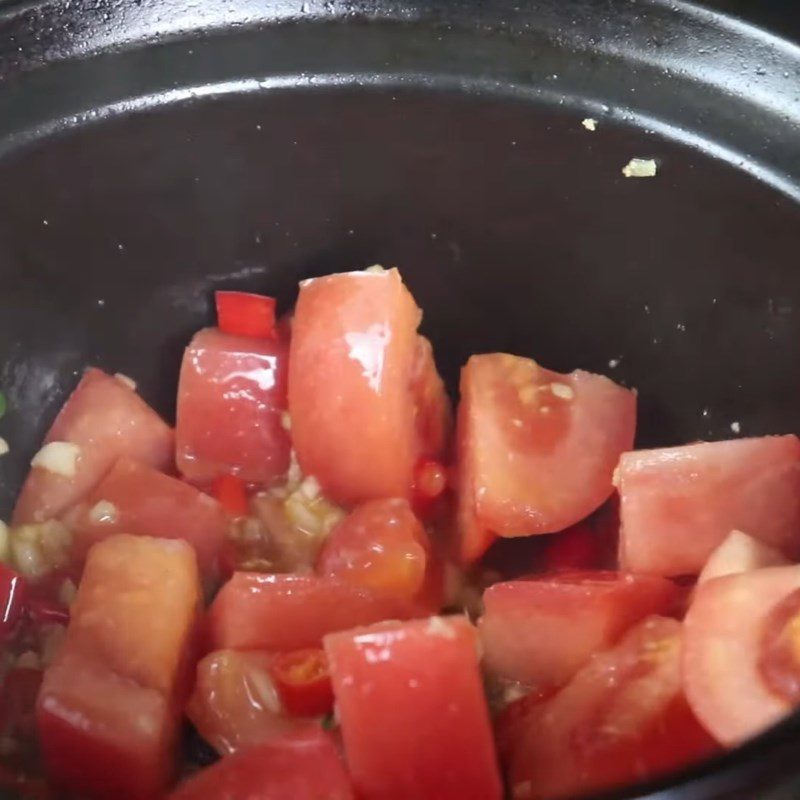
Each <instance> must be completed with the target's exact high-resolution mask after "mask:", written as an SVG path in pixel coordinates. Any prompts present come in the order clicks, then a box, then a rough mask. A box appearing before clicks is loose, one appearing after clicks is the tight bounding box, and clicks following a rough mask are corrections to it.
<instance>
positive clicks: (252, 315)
mask: <svg viewBox="0 0 800 800" xmlns="http://www.w3.org/2000/svg"><path fill="white" fill-rule="evenodd" d="M214 300H215V303H216V306H217V325H218V326H219V329H220V330H221V331H222V332H223V333H229V334H231V335H233V336H248V337H253V338H256V339H269V338H272V337H274V336H275V300H274V299H273V298H272V297H266V296H264V295H262V294H251V293H250V292H216V293H215V294H214Z"/></svg>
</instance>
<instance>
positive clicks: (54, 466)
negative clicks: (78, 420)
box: [31, 442, 81, 478]
mask: <svg viewBox="0 0 800 800" xmlns="http://www.w3.org/2000/svg"><path fill="white" fill-rule="evenodd" d="M80 454H81V448H80V447H78V445H77V444H73V443H72V442H50V443H49V444H46V445H45V446H44V447H43V448H42V449H41V450H40V451H39V452H38V453H37V454H36V455H35V456H34V457H33V460H32V461H31V466H32V467H40V468H41V469H46V470H47V471H48V472H53V473H55V474H56V475H61V476H63V477H64V478H74V477H75V471H76V466H77V462H78V457H79V456H80Z"/></svg>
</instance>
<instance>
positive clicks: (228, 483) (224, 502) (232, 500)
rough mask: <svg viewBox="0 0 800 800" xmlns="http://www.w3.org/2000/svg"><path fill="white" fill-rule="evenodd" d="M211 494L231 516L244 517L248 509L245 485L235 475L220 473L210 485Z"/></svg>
mask: <svg viewBox="0 0 800 800" xmlns="http://www.w3.org/2000/svg"><path fill="white" fill-rule="evenodd" d="M211 491H212V494H213V495H214V497H215V498H216V499H217V501H218V502H219V504H220V505H221V506H222V508H223V509H224V510H225V513H226V514H229V515H230V516H231V517H244V516H247V512H248V511H249V510H250V508H249V504H248V500H247V487H246V486H245V483H244V481H243V480H242V479H241V478H237V477H236V476H235V475H220V476H219V477H218V478H217V479H216V480H215V481H214V483H213V485H212V487H211Z"/></svg>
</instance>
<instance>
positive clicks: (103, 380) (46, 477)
mask: <svg viewBox="0 0 800 800" xmlns="http://www.w3.org/2000/svg"><path fill="white" fill-rule="evenodd" d="M50 442H70V443H72V444H74V445H77V446H78V447H79V455H78V458H77V459H76V461H75V474H74V475H73V476H71V477H69V476H65V475H61V474H57V473H56V472H53V471H51V470H48V469H45V468H43V467H33V468H32V469H31V471H30V473H29V474H28V477H27V479H26V481H25V484H24V485H23V487H22V491H21V492H20V494H19V497H18V498H17V504H16V507H15V508H14V515H13V523H14V524H15V525H21V524H24V523H28V522H42V521H44V520H47V519H51V518H53V517H57V516H59V515H61V514H62V513H64V512H65V511H66V510H67V509H69V508H70V507H71V506H72V505H74V504H75V503H77V502H78V501H79V500H80V499H81V498H82V497H83V496H84V495H85V494H86V493H87V492H89V491H90V490H91V489H92V488H93V487H94V486H96V485H97V483H99V481H100V480H101V479H102V477H103V476H104V475H105V474H106V473H107V472H108V470H109V469H111V466H112V465H113V464H114V462H115V461H116V460H117V459H118V458H121V457H124V456H127V457H128V458H132V459H135V460H137V461H140V462H141V463H143V464H148V465H149V466H151V467H153V468H155V469H160V470H166V469H168V468H169V467H170V465H171V464H172V462H173V458H174V437H173V434H172V429H171V428H170V427H169V426H168V425H167V424H166V423H165V422H164V421H163V420H162V419H161V418H160V417H159V416H158V415H157V414H156V413H155V411H153V410H152V409H151V408H150V407H149V406H148V405H147V403H145V402H144V400H142V398H141V397H139V395H137V394H136V392H135V391H133V390H132V389H131V388H130V387H129V386H128V385H126V384H125V383H123V382H122V381H121V380H119V379H118V378H115V377H112V376H110V375H106V374H105V373H104V372H101V371H100V370H99V369H88V370H86V372H85V373H84V375H83V377H82V378H81V381H80V383H79V384H78V386H77V387H76V389H75V391H74V392H73V393H72V394H71V395H70V396H69V398H68V399H67V402H66V403H65V404H64V407H63V408H62V409H61V411H60V413H59V415H58V416H57V417H56V419H55V422H53V425H52V427H51V428H50V430H49V431H48V432H47V436H46V437H45V439H44V444H49V443H50Z"/></svg>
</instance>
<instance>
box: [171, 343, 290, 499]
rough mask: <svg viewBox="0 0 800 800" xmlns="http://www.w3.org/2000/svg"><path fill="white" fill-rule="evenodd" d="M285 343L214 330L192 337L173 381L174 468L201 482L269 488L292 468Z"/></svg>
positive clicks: (196, 481) (286, 348)
mask: <svg viewBox="0 0 800 800" xmlns="http://www.w3.org/2000/svg"><path fill="white" fill-rule="evenodd" d="M287 359H288V344H287V342H286V340H285V339H284V338H276V339H250V338H245V337H242V336H231V335H229V334H226V333H223V332H222V331H219V330H217V329H216V328H206V329H204V330H201V331H199V332H198V333H196V334H195V336H194V338H193V339H192V341H191V342H190V343H189V346H188V347H187V348H186V352H185V354H184V357H183V363H182V365H181V373H180V380H179V383H178V410H177V420H178V421H177V426H176V429H175V437H176V448H177V462H178V469H179V470H180V472H181V473H182V474H183V475H184V476H185V477H186V478H188V479H189V480H191V481H193V482H195V483H199V484H203V485H206V484H211V482H212V481H214V480H215V479H216V478H219V477H220V476H221V475H227V474H231V475H236V476H237V477H239V478H241V479H242V480H243V481H245V482H247V483H260V484H267V483H269V482H270V481H272V480H273V479H274V478H277V477H278V476H281V475H283V474H284V473H285V472H286V470H287V468H288V466H289V450H290V441H289V434H288V432H287V431H286V429H285V428H284V425H283V421H282V415H283V413H284V412H285V410H286V378H287Z"/></svg>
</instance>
